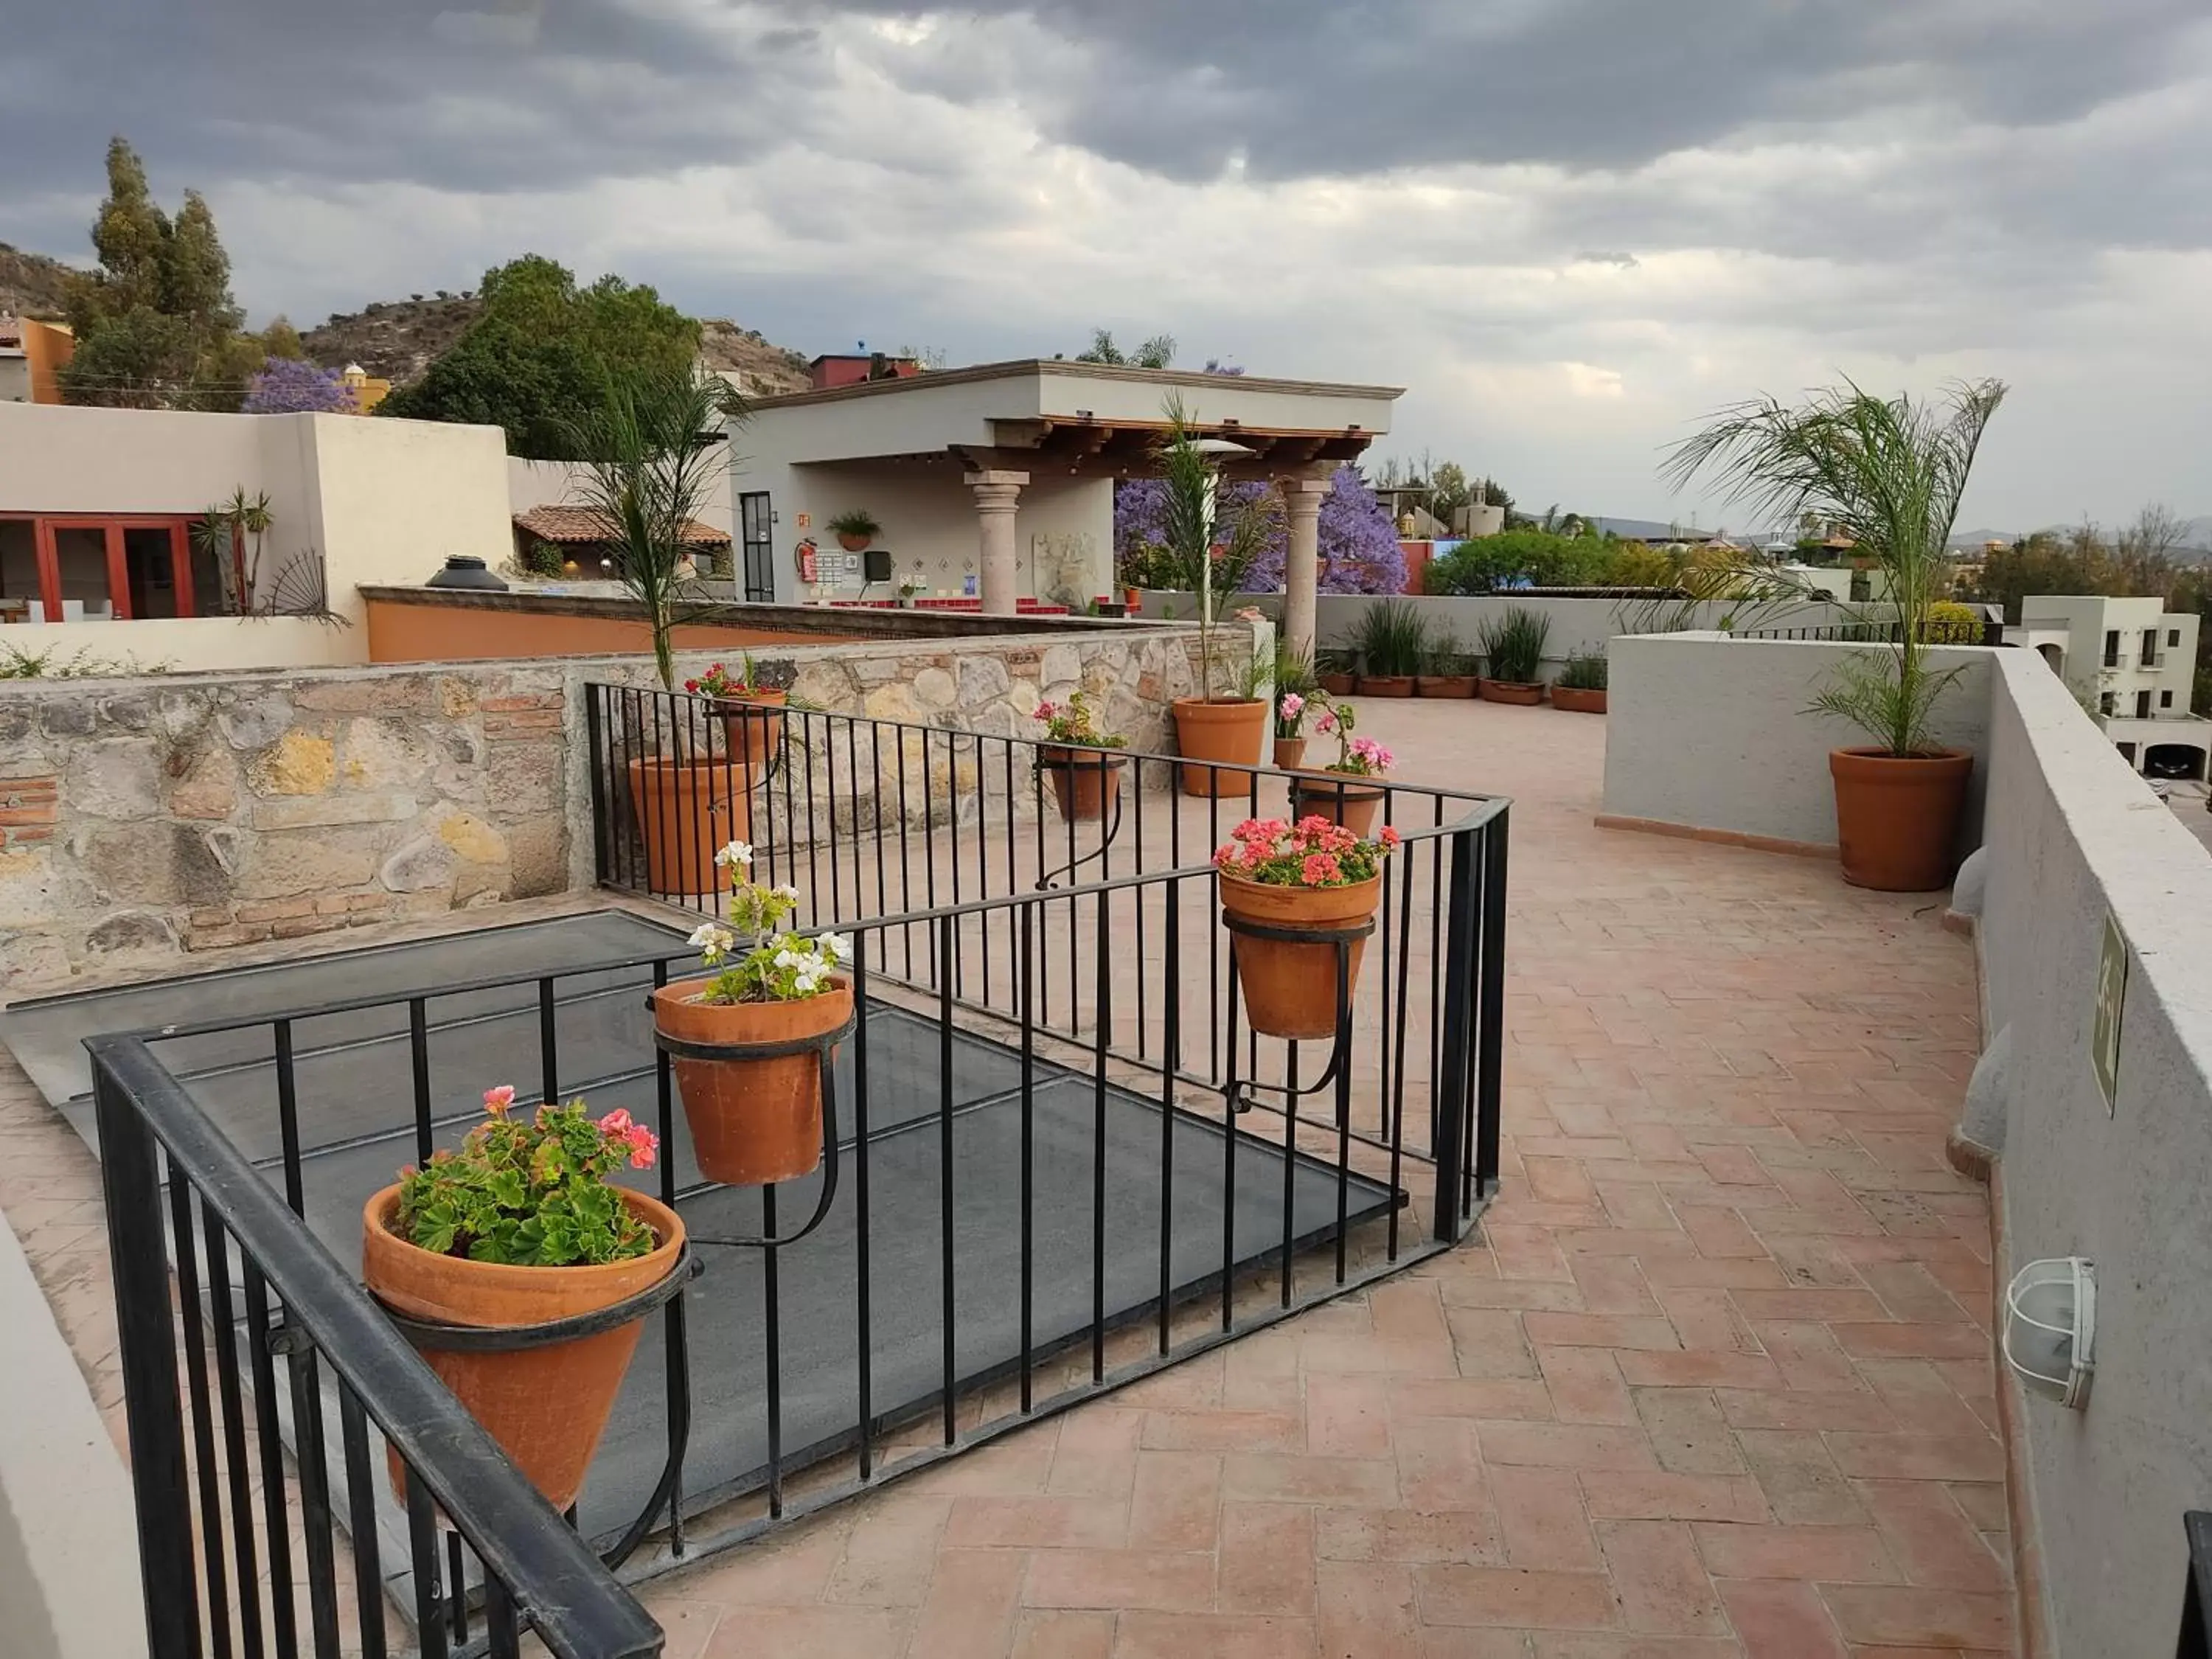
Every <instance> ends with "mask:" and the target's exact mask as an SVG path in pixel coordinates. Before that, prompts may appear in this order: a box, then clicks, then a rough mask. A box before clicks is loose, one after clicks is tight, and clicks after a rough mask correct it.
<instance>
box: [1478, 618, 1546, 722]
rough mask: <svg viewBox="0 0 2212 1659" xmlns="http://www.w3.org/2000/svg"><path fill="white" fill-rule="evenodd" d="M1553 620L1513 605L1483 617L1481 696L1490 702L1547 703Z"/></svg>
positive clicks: (1481, 634)
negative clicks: (1546, 674)
mask: <svg viewBox="0 0 2212 1659" xmlns="http://www.w3.org/2000/svg"><path fill="white" fill-rule="evenodd" d="M1551 635H1552V619H1551V618H1550V617H1547V616H1545V615H1544V614H1543V613H1542V612H1541V611H1524V610H1522V608H1521V607H1520V606H1519V605H1512V606H1510V607H1508V608H1507V609H1506V610H1505V611H1502V612H1500V613H1499V614H1498V615H1497V616H1495V617H1485V618H1483V621H1482V625H1481V626H1480V628H1478V629H1476V630H1475V638H1476V640H1477V642H1478V643H1479V644H1480V647H1481V650H1482V658H1483V663H1484V665H1485V667H1486V668H1487V670H1488V672H1487V673H1486V674H1485V675H1484V677H1483V680H1482V685H1481V693H1482V696H1483V698H1484V700H1485V701H1486V702H1511V703H1522V704H1528V703H1538V702H1542V701H1543V700H1544V647H1545V646H1546V645H1547V643H1548V642H1549V641H1550V639H1551Z"/></svg>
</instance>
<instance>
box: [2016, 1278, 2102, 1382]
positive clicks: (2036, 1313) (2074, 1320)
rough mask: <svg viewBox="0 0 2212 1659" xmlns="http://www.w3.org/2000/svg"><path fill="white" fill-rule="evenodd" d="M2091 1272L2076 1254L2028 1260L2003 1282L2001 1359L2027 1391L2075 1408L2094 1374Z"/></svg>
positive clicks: (2094, 1299)
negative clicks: (2010, 1277) (2002, 1341)
mask: <svg viewBox="0 0 2212 1659" xmlns="http://www.w3.org/2000/svg"><path fill="white" fill-rule="evenodd" d="M2096 1341H2097V1275H2096V1270H2095V1268H2094V1267H2092V1266H2091V1265H2090V1263H2089V1262H2088V1261H2086V1260H2085V1259H2084V1258H2082V1257H2081V1256H2078V1255H2063V1256H2053V1257H2051V1258H2049V1259H2047V1260H2045V1261H2031V1262H2029V1263H2028V1264H2027V1266H2026V1267H2022V1268H2021V1270H2020V1271H2019V1272H2018V1273H2015V1274H2014V1275H2013V1279H2012V1283H2011V1284H2009V1285H2006V1286H2005V1297H2004V1344H2003V1346H2004V1358H2005V1364H2008V1365H2009V1366H2011V1367H2012V1371H2013V1375H2014V1376H2017V1377H2018V1378H2020V1380H2021V1383H2022V1384H2023V1385H2024V1386H2025V1387H2026V1388H2027V1391H2028V1392H2029V1393H2030V1394H2033V1395H2039V1396H2040V1397H2042V1398H2043V1399H2045V1400H2055V1401H2057V1402H2058V1403H2059V1404H2060V1405H2062V1406H2070V1407H2073V1408H2074V1409H2075V1410H2076V1411H2079V1410H2081V1408H2082V1407H2085V1406H2087V1404H2088V1403H2089V1384H2090V1383H2092V1382H2093V1381H2094V1380H2095V1377H2096V1369H2097V1367H2096V1353H2095V1350H2096Z"/></svg>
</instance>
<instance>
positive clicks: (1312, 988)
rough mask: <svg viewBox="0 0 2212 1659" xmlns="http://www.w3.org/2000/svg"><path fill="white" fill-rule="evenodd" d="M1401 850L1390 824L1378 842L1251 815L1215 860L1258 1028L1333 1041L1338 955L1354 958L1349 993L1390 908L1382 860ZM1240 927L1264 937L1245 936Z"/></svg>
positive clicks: (1242, 984)
mask: <svg viewBox="0 0 2212 1659" xmlns="http://www.w3.org/2000/svg"><path fill="white" fill-rule="evenodd" d="M1397 844H1398V833H1397V831H1395V829H1389V827H1387V826H1385V827H1384V828H1383V829H1381V830H1380V831H1378V832H1377V833H1376V836H1374V838H1373V839H1371V840H1370V839H1368V838H1365V837H1363V836H1359V835H1358V834H1356V833H1355V832H1354V831H1352V830H1351V829H1346V828H1345V827H1344V826H1343V825H1341V824H1338V823H1330V822H1329V821H1328V819H1326V818H1323V817H1317V816H1313V817H1304V818H1301V819H1299V820H1297V822H1296V823H1286V822H1285V821H1284V820H1282V819H1280V818H1249V819H1247V820H1246V821H1245V822H1244V823H1240V824H1239V825H1237V828H1236V829H1235V830H1233V831H1232V832H1231V839H1230V842H1229V844H1228V845H1227V846H1225V847H1223V848H1220V849H1219V850H1218V852H1216V853H1215V854H1214V855H1213V864H1214V869H1215V872H1216V873H1217V877H1218V883H1219V890H1220V895H1221V909H1222V920H1223V923H1224V925H1225V927H1228V928H1229V929H1230V931H1231V933H1234V934H1235V935H1236V951H1235V954H1236V962H1237V986H1238V988H1239V989H1240V990H1241V991H1242V993H1243V1000H1244V1011H1245V1015H1246V1018H1248V1019H1249V1021H1250V1023H1251V1026H1252V1029H1253V1030H1255V1031H1258V1032H1260V1033H1261V1034H1262V1035H1263V1036H1278V1037H1287V1038H1291V1039H1292V1040H1296V1041H1305V1040H1311V1039H1314V1038H1322V1037H1328V1036H1334V1033H1335V1031H1336V1022H1337V972H1338V965H1339V956H1338V952H1339V951H1340V949H1342V950H1344V951H1347V952H1348V957H1349V959H1348V960H1347V961H1346V962H1345V963H1344V969H1345V978H1344V986H1345V991H1346V995H1347V996H1349V994H1351V992H1352V988H1353V987H1356V986H1357V985H1358V981H1359V969H1360V964H1361V961H1362V959H1363V957H1364V955H1365V951H1366V946H1367V940H1366V937H1365V933H1364V929H1365V928H1367V927H1369V926H1370V925H1371V923H1372V921H1373V919H1374V915H1375V909H1376V905H1377V904H1378V903H1379V902H1381V898H1382V889H1383V860H1385V859H1386V858H1388V857H1389V854H1390V850H1391V849H1392V848H1395V847H1396V846H1397ZM1239 922H1243V923H1247V924H1250V925H1252V926H1255V927H1258V928H1260V929H1261V930H1264V931H1262V932H1259V933H1251V932H1244V931H1242V930H1240V929H1239V928H1238V927H1237V924H1238V923H1239ZM1285 934H1288V935H1292V936H1293V937H1288V938H1285V937H1283V935H1285ZM1299 934H1311V935H1315V936H1316V937H1314V938H1312V939H1304V938H1298V937H1295V936H1296V935H1299Z"/></svg>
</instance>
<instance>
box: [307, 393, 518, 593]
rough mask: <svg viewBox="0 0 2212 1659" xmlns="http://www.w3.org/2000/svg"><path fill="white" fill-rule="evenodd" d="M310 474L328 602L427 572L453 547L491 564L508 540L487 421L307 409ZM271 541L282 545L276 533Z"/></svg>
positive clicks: (502, 442) (503, 452)
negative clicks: (391, 418) (399, 418)
mask: <svg viewBox="0 0 2212 1659" xmlns="http://www.w3.org/2000/svg"><path fill="white" fill-rule="evenodd" d="M291 418H294V419H300V420H307V421H311V422H313V427H312V428H311V431H310V434H309V437H310V440H311V442H312V446H313V448H312V453H313V458H314V472H313V478H314V482H315V485H316V490H317V496H318V506H319V516H320V520H321V523H320V534H321V541H320V546H321V548H322V550H323V560H324V564H325V568H326V569H327V571H328V573H329V574H328V580H329V584H330V590H331V609H333V610H335V611H339V612H340V613H341V614H344V615H349V616H354V617H358V616H359V615H360V611H361V602H360V599H359V598H358V597H357V596H356V594H355V592H354V591H353V590H354V589H355V587H356V586H374V585H377V584H380V583H401V584H411V583H418V582H422V581H426V580H428V579H429V578H430V577H431V576H433V575H435V574H436V573H437V571H438V569H439V568H440V567H441V566H442V565H443V564H444V563H445V562H446V560H447V558H448V557H449V556H452V555H453V554H457V553H459V554H466V555H470V556H474V557H477V558H480V559H483V560H484V561H485V562H487V563H489V564H491V565H493V566H495V567H496V566H497V565H498V564H499V563H500V562H501V561H502V560H503V559H505V558H506V557H507V555H508V553H509V551H510V550H511V549H512V548H513V539H514V532H513V521H512V520H511V519H510V517H509V515H508V509H507V439H506V435H504V434H503V433H501V431H500V429H499V428H497V427H494V426H450V425H447V424H444V423H442V422H433V421H381V420H376V419H373V418H372V419H367V420H364V419H362V417H361V416H348V415H313V416H293V417H291ZM279 545H280V546H281V545H283V544H282V543H281V542H280V543H279Z"/></svg>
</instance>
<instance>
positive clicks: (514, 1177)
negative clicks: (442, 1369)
mask: <svg viewBox="0 0 2212 1659" xmlns="http://www.w3.org/2000/svg"><path fill="white" fill-rule="evenodd" d="M513 1105H514V1091H513V1088H512V1087H510V1086H507V1085H501V1086H500V1087H499V1088H496V1089H488V1090H486V1091H484V1110H485V1111H486V1113H487V1114H488V1116H487V1117H486V1118H485V1120H484V1121H483V1122H482V1123H479V1124H477V1127H475V1128H473V1129H471V1130H470V1131H469V1133H468V1137H467V1139H465V1140H463V1141H462V1142H461V1146H460V1150H459V1152H437V1153H434V1154H433V1155H432V1156H431V1158H430V1161H429V1162H428V1163H427V1164H423V1165H422V1167H421V1168H420V1169H410V1170H403V1171H402V1172H401V1174H400V1178H399V1216H398V1233H399V1236H400V1237H403V1238H404V1239H406V1240H407V1241H408V1243H410V1244H414V1245H416V1246H418V1247H419V1248H421V1249H425V1250H428V1251H431V1252H432V1253H434V1254H435V1255H456V1256H460V1257H463V1258H465V1260H467V1261H498V1262H507V1263H510V1264H512V1265H514V1266H518V1267H573V1266H574V1265H577V1264H579V1263H583V1262H603V1261H626V1260H628V1259H629V1258H630V1257H632V1256H640V1255H650V1254H651V1253H652V1252H653V1249H654V1245H655V1240H654V1238H653V1230H652V1229H651V1228H650V1227H648V1226H647V1225H645V1223H644V1222H642V1221H641V1220H640V1219H639V1218H637V1216H636V1215H635V1213H633V1212H632V1211H631V1210H630V1208H629V1206H628V1205H627V1204H625V1203H623V1200H622V1194H621V1192H620V1190H619V1189H618V1188H615V1187H614V1186H612V1185H611V1184H610V1183H609V1182H608V1180H607V1177H608V1176H610V1175H611V1174H612V1173H613V1172H614V1171H615V1170H617V1169H619V1168H620V1167H622V1166H623V1164H629V1166H630V1167H631V1168H633V1169H639V1170H643V1169H649V1168H651V1167H652V1164H653V1153H654V1151H655V1149H656V1148H657V1146H658V1145H659V1142H658V1141H657V1140H656V1139H655V1138H654V1136H653V1131H652V1130H650V1129H647V1128H646V1127H644V1126H643V1125H641V1124H637V1123H633V1122H631V1121H630V1115H629V1113H628V1112H626V1111H622V1110H616V1111H612V1112H609V1113H608V1114H607V1115H605V1116H604V1117H600V1118H592V1117H587V1116H586V1115H585V1112H584V1103H583V1102H582V1101H580V1100H572V1101H570V1102H569V1103H568V1104H567V1105H566V1106H556V1105H553V1104H551V1103H547V1104H546V1105H544V1106H541V1107H539V1108H538V1111H537V1114H536V1115H534V1116H533V1117H532V1118H531V1119H529V1120H528V1121H524V1120H523V1119H522V1118H520V1117H518V1116H516V1115H513Z"/></svg>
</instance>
